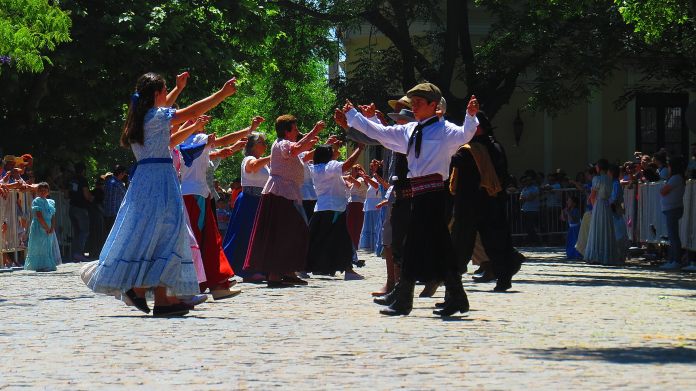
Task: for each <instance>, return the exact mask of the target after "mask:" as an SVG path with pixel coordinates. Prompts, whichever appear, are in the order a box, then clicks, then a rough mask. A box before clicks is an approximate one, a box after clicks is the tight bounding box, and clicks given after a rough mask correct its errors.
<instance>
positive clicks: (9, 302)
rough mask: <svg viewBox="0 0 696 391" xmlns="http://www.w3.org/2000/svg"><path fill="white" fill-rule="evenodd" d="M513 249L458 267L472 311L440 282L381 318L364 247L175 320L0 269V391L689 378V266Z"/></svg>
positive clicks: (61, 273)
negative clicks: (484, 268)
mask: <svg viewBox="0 0 696 391" xmlns="http://www.w3.org/2000/svg"><path fill="white" fill-rule="evenodd" d="M524 250H526V251H524V253H525V255H527V257H528V258H529V260H528V262H527V263H525V264H524V265H523V267H522V271H521V272H520V274H518V275H517V277H516V280H514V281H513V289H512V291H511V292H509V293H505V294H500V293H493V292H492V288H493V284H474V283H471V278H470V276H465V288H466V289H467V292H468V294H469V300H470V302H471V307H472V310H471V311H470V312H469V313H468V314H467V315H465V316H460V317H453V318H450V319H446V320H442V319H440V318H438V317H436V316H434V315H432V309H433V305H434V303H435V302H437V301H441V299H442V297H443V295H444V288H441V289H440V290H439V291H438V292H437V294H436V297H434V298H429V299H418V298H416V300H415V303H414V310H413V312H412V313H411V315H410V316H408V317H399V318H386V317H382V316H381V315H379V313H378V310H379V307H378V306H377V305H375V304H373V303H372V298H371V297H370V292H371V291H372V290H374V289H377V288H378V287H379V286H381V284H382V283H383V279H384V277H383V276H384V266H383V261H382V260H381V259H378V258H376V257H371V256H367V255H365V254H362V258H363V259H366V261H367V266H366V267H365V268H363V269H359V271H360V272H361V273H364V274H365V275H366V277H367V278H366V280H364V281H343V280H340V279H338V278H335V279H333V278H329V277H315V278H312V279H310V280H309V281H310V284H309V286H308V287H302V288H288V289H284V290H270V289H266V288H265V285H249V284H241V287H242V289H243V290H244V292H243V293H242V294H241V295H240V296H238V297H236V298H233V299H228V300H223V301H219V302H212V300H211V301H209V302H207V303H204V304H202V305H201V306H200V307H198V309H197V310H195V311H192V312H191V313H190V314H189V315H188V316H187V317H186V318H183V319H155V318H152V317H149V316H147V315H145V314H142V313H141V312H139V311H137V310H135V309H134V308H132V307H126V306H125V305H123V304H122V303H121V302H119V301H116V300H114V299H113V298H110V297H106V296H99V295H96V294H93V293H92V292H91V291H90V290H89V289H88V288H87V287H86V286H85V285H84V284H83V283H82V282H81V280H80V278H79V268H80V265H79V264H67V265H63V266H59V268H58V272H55V273H34V272H25V271H16V272H13V273H5V274H0V317H1V318H2V321H1V323H0V324H1V325H2V326H1V328H0V346H1V349H2V350H1V351H2V354H1V357H2V366H1V367H2V369H1V370H0V389H26V388H31V389H50V390H54V389H65V390H87V389H114V388H122V389H123V388H128V389H133V388H142V389H187V390H193V389H269V388H275V387H286V388H290V389H306V390H307V389H377V390H386V389H395V388H404V389H440V390H443V389H448V390H454V389H485V390H492V389H528V390H535V389H554V390H559V389H583V390H586V389H598V390H600V389H601V390H606V389H612V388H617V387H621V388H624V389H641V390H642V389H663V390H664V389H672V390H686V389H696V275H687V274H684V273H681V274H680V273H666V272H660V271H657V270H652V269H647V268H644V267H638V266H627V267H625V268H608V267H600V266H590V265H586V264H584V263H578V262H570V261H565V260H564V259H563V255H562V254H561V253H560V252H559V251H560V250H557V249H542V250H541V251H539V250H536V251H529V250H530V249H524ZM418 289H419V287H417V292H418Z"/></svg>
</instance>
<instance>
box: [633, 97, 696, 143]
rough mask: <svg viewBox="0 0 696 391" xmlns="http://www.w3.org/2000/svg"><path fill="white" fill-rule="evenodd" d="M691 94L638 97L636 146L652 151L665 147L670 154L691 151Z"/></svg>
mask: <svg viewBox="0 0 696 391" xmlns="http://www.w3.org/2000/svg"><path fill="white" fill-rule="evenodd" d="M688 105H689V94H687V93H680V94H667V93H658V94H640V95H638V96H637V97H636V149H637V150H639V151H641V152H643V153H648V154H653V153H655V152H657V151H658V150H659V149H660V148H663V147H664V148H665V149H667V151H669V153H670V154H677V155H684V156H686V154H687V152H688V144H689V143H688V137H689V134H688V130H687V127H686V108H687V106H688Z"/></svg>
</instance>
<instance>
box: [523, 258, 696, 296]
mask: <svg viewBox="0 0 696 391" xmlns="http://www.w3.org/2000/svg"><path fill="white" fill-rule="evenodd" d="M524 251H527V252H528V251H533V252H536V253H539V252H544V251H548V252H549V253H558V255H552V256H549V257H537V258H527V261H526V262H525V265H526V268H527V271H531V273H529V274H532V275H536V276H539V277H542V278H541V279H539V280H530V279H513V283H518V284H540V285H569V286H617V287H645V288H667V289H696V276H693V275H688V274H672V273H664V272H661V271H658V270H655V269H654V268H651V267H648V266H645V265H642V264H636V263H635V262H631V263H629V264H626V265H623V266H602V265H589V264H586V263H584V262H583V261H574V260H569V259H565V257H564V256H563V255H562V254H561V253H560V250H559V249H558V248H535V249H532V248H527V249H524ZM525 265H523V266H522V270H525ZM532 265H549V266H553V265H559V266H560V265H571V266H574V267H576V268H578V269H580V270H578V269H575V270H574V271H576V272H577V273H578V274H569V273H568V274H565V273H547V272H540V273H534V271H533V269H531V268H530V266H532ZM530 269H531V270H530ZM626 271H655V273H654V274H652V273H642V274H641V275H621V273H625V272H626ZM585 272H586V273H587V274H582V273H585ZM545 277H560V278H559V279H544V278H545Z"/></svg>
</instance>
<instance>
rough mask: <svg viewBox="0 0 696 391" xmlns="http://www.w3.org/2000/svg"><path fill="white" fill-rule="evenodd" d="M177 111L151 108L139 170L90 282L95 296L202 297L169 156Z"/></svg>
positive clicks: (137, 152) (138, 155) (139, 152)
mask: <svg viewBox="0 0 696 391" xmlns="http://www.w3.org/2000/svg"><path fill="white" fill-rule="evenodd" d="M174 113H175V110H173V109H170V108H153V109H150V111H148V112H147V114H146V115H145V123H144V131H145V137H144V143H143V144H142V145H141V144H133V145H132V146H131V148H132V150H133V153H134V154H135V157H136V159H137V160H138V166H137V170H136V171H135V174H134V175H133V178H132V181H131V184H130V186H129V187H128V191H127V192H126V195H125V197H124V199H123V202H122V203H121V207H120V209H119V210H118V214H117V215H116V221H115V222H114V225H113V228H112V229H111V232H109V236H108V237H107V239H106V243H105V244H104V247H103V248H102V250H101V254H100V256H99V263H98V265H97V266H96V270H95V271H94V273H93V274H92V276H91V278H89V280H88V281H87V286H89V288H90V289H92V290H93V291H94V292H97V293H104V294H114V292H118V291H120V292H125V291H128V290H129V289H131V288H152V287H158V286H164V287H166V288H167V291H168V294H169V295H173V296H189V295H195V294H198V293H199V286H198V280H197V277H196V271H195V269H194V266H193V259H192V255H191V247H190V245H189V237H188V233H187V231H186V217H185V215H184V213H185V212H184V202H183V198H182V196H181V189H180V187H179V180H178V178H177V176H176V172H175V170H174V166H173V165H172V159H171V155H170V152H169V132H170V131H169V129H170V122H171V119H172V117H173V116H174Z"/></svg>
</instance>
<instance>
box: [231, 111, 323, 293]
mask: <svg viewBox="0 0 696 391" xmlns="http://www.w3.org/2000/svg"><path fill="white" fill-rule="evenodd" d="M324 126H325V125H324V122H321V121H320V122H317V124H316V125H315V126H314V129H312V131H311V132H309V133H308V134H307V135H305V136H304V137H302V139H301V140H299V141H298V140H297V138H298V135H299V134H300V132H299V130H298V129H297V119H295V117H294V116H292V115H287V114H286V115H281V116H280V117H278V119H276V125H275V127H276V133H277V135H278V139H277V140H276V142H275V143H273V147H272V148H271V176H270V178H268V182H266V186H265V187H264V189H263V191H262V192H261V202H260V204H259V210H258V212H257V214H256V219H255V221H254V228H253V230H252V233H251V240H250V242H249V251H248V252H247V255H246V260H245V262H244V269H251V270H254V271H257V272H261V273H267V274H268V286H269V287H273V288H276V287H284V286H288V285H294V284H299V285H306V284H307V283H306V282H305V281H304V280H301V279H300V278H298V277H297V276H296V275H295V272H297V271H301V270H304V269H305V265H306V262H307V246H308V243H309V242H308V241H309V228H308V226H307V217H306V216H305V213H304V209H303V208H302V193H301V191H300V187H301V186H302V182H303V181H304V167H303V165H302V161H301V160H300V158H299V156H298V155H299V154H300V153H302V152H305V151H308V150H310V149H312V147H314V144H316V143H317V142H318V141H319V139H318V138H317V135H318V134H319V132H321V131H322V129H324Z"/></svg>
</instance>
